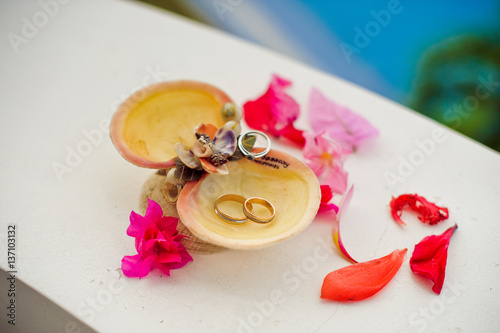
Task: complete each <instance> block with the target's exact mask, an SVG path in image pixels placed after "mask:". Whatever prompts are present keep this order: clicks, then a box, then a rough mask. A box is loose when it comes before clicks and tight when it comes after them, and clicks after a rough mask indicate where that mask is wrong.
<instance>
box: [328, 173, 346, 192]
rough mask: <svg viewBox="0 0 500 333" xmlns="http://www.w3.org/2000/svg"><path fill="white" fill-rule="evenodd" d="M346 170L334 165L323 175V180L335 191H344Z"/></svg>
mask: <svg viewBox="0 0 500 333" xmlns="http://www.w3.org/2000/svg"><path fill="white" fill-rule="evenodd" d="M347 176H348V175H347V172H345V171H344V170H343V169H342V168H340V167H334V168H331V169H330V170H329V172H328V173H327V174H326V175H325V178H324V182H325V183H326V184H329V185H330V187H331V188H332V191H333V192H335V193H344V192H345V190H346V189H347Z"/></svg>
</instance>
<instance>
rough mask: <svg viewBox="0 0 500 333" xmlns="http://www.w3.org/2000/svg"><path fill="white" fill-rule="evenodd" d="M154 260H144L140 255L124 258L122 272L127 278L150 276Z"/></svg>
mask: <svg viewBox="0 0 500 333" xmlns="http://www.w3.org/2000/svg"><path fill="white" fill-rule="evenodd" d="M152 264H153V258H151V257H149V258H146V259H143V258H142V256H141V255H140V254H136V255H135V256H124V257H123V259H122V271H123V274H124V275H125V276H128V277H138V278H142V277H145V276H146V275H148V274H149V271H150V270H151V265H152Z"/></svg>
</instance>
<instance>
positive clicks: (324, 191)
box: [318, 185, 339, 213]
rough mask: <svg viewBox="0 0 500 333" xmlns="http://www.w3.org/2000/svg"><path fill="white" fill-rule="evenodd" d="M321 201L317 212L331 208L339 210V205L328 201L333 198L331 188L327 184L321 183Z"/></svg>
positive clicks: (336, 211)
mask: <svg viewBox="0 0 500 333" xmlns="http://www.w3.org/2000/svg"><path fill="white" fill-rule="evenodd" d="M320 188H321V203H320V205H319V209H318V213H323V212H328V211H331V210H333V211H334V212H335V213H338V212H339V207H337V205H335V204H331V203H329V202H330V200H332V198H333V193H332V188H331V187H330V186H328V185H321V186H320Z"/></svg>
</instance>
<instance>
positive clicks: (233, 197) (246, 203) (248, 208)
mask: <svg viewBox="0 0 500 333" xmlns="http://www.w3.org/2000/svg"><path fill="white" fill-rule="evenodd" d="M224 201H235V202H239V203H241V204H242V205H243V213H244V214H245V215H244V216H241V217H234V216H231V215H228V214H226V213H224V212H223V211H221V209H220V208H219V204H220V203H221V202H224ZM253 204H257V205H261V206H264V207H265V208H267V209H268V210H269V212H270V215H268V216H264V217H262V216H257V215H255V214H254V213H253ZM214 209H215V213H216V214H217V216H218V217H220V218H221V219H223V220H224V221H227V222H229V223H234V224H243V223H246V222H247V221H248V220H249V219H250V220H251V221H253V222H256V223H262V224H264V223H269V222H271V221H272V220H273V219H274V216H275V215H276V210H275V209H274V206H273V205H272V204H271V203H270V202H269V201H267V200H266V199H262V198H258V197H252V198H249V199H246V198H244V197H242V196H241V195H238V194H224V195H221V196H220V197H219V198H218V199H217V201H215V204H214Z"/></svg>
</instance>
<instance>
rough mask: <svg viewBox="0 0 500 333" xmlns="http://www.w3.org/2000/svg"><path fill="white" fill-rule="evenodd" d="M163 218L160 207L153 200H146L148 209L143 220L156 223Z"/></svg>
mask: <svg viewBox="0 0 500 333" xmlns="http://www.w3.org/2000/svg"><path fill="white" fill-rule="evenodd" d="M162 217H163V210H162V209H161V206H160V205H159V204H158V203H157V202H156V201H154V200H151V199H149V198H148V207H147V208H146V214H145V215H144V219H145V220H147V221H154V222H155V221H158V220H160V219H161V218H162Z"/></svg>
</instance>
